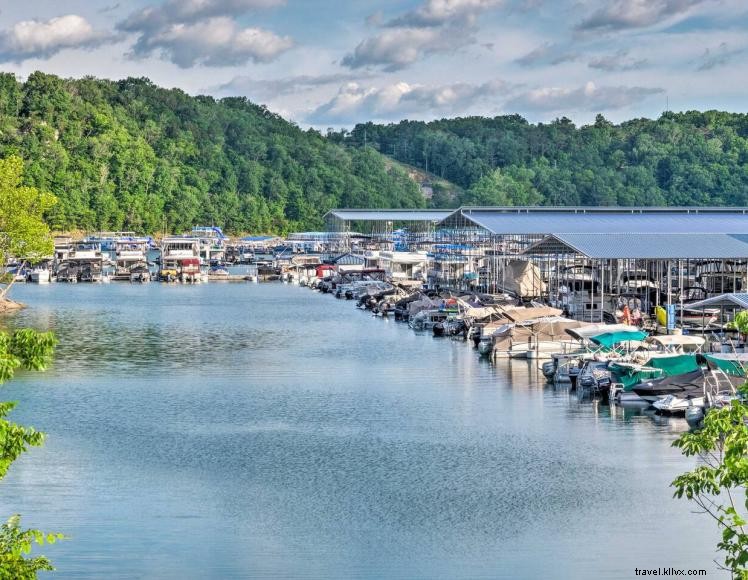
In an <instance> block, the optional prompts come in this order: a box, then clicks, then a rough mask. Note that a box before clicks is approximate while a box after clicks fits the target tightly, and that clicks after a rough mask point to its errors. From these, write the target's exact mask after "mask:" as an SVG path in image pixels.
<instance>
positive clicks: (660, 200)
mask: <svg viewBox="0 0 748 580" xmlns="http://www.w3.org/2000/svg"><path fill="white" fill-rule="evenodd" d="M329 138H330V139H331V140H333V141H335V142H338V143H342V144H347V145H349V146H350V147H354V148H360V147H362V146H363V144H364V142H366V143H367V144H368V145H369V146H373V147H374V148H377V149H378V150H380V151H383V152H387V153H388V154H390V155H392V156H393V157H394V158H395V159H397V160H398V161H401V162H403V163H407V164H410V165H413V166H416V167H418V168H421V169H424V170H427V171H431V172H432V173H435V174H436V175H438V176H439V177H441V178H444V179H447V180H449V181H451V182H453V183H455V184H457V185H458V186H460V187H461V188H463V190H464V192H463V193H461V194H460V195H459V198H458V199H452V200H444V199H443V198H442V199H440V200H439V201H438V202H437V203H441V204H443V205H449V206H451V207H454V206H456V205H459V204H465V205H467V204H490V205H493V204H497V205H498V204H507V205H524V204H538V205H621V206H631V205H642V206H648V205H671V206H676V205H680V206H691V205H693V206H699V205H717V206H722V205H746V204H748V115H745V114H737V113H725V112H719V111H706V112H698V111H689V112H685V113H671V112H667V113H664V114H663V115H662V116H661V117H660V118H659V119H656V120H649V119H634V120H631V121H627V122H625V123H622V124H620V125H613V124H612V123H610V122H608V121H607V120H606V119H605V118H604V117H603V116H602V115H598V117H597V119H596V121H595V123H594V124H592V125H587V126H583V127H576V126H575V125H574V124H573V123H572V122H571V121H570V120H569V119H566V118H561V119H557V120H556V121H554V122H552V123H549V124H542V123H541V124H537V125H532V124H530V123H528V122H527V121H526V120H525V119H523V118H522V117H520V116H519V115H509V116H500V117H494V118H483V117H467V118H458V119H442V120H439V121H433V122H430V123H424V122H418V121H402V122H400V123H396V124H390V125H375V124H373V123H366V124H361V125H357V126H356V127H355V128H354V129H353V130H352V131H351V132H350V133H347V132H339V133H330V134H329ZM497 169H498V170H500V173H499V174H498V175H497V174H496V170H497Z"/></svg>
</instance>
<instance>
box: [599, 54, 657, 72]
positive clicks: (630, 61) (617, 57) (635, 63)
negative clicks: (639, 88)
mask: <svg viewBox="0 0 748 580" xmlns="http://www.w3.org/2000/svg"><path fill="white" fill-rule="evenodd" d="M647 64H648V61H647V59H645V58H640V59H636V58H632V57H630V56H629V53H628V51H627V50H623V49H621V50H619V51H618V52H616V53H615V54H606V55H602V56H597V57H594V58H592V59H590V61H589V63H587V66H589V67H590V68H594V69H597V70H602V71H606V72H615V71H627V70H638V69H641V68H644V67H645V66H647Z"/></svg>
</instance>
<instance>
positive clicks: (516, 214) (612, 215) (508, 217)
mask: <svg viewBox="0 0 748 580" xmlns="http://www.w3.org/2000/svg"><path fill="white" fill-rule="evenodd" d="M458 214H459V215H462V216H464V217H465V218H466V219H468V220H469V221H471V222H473V223H475V224H476V225H478V226H480V227H482V228H485V229H486V230H488V231H489V232H491V233H492V234H511V235H522V234H528V235H530V234H536V235H537V234H552V233H560V232H562V233H569V234H571V233H621V234H627V233H651V232H659V233H730V234H748V209H747V208H493V209H492V208H462V209H460V210H458V211H457V212H454V213H453V214H452V215H451V216H450V217H451V218H452V219H454V218H455V217H456V216H457V215H458ZM452 219H450V220H448V221H452Z"/></svg>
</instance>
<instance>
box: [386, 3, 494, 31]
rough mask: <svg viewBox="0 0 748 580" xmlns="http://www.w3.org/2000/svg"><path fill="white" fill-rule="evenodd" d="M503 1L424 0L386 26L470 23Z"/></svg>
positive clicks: (430, 25) (429, 25)
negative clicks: (459, 21) (460, 21)
mask: <svg viewBox="0 0 748 580" xmlns="http://www.w3.org/2000/svg"><path fill="white" fill-rule="evenodd" d="M503 3H504V1H503V0H426V2H424V3H423V4H421V5H420V6H419V7H418V8H416V9H415V10H413V11H412V12H407V13H405V14H403V15H402V16H399V17H397V18H394V19H392V20H390V21H389V22H388V23H387V26H404V27H432V26H442V25H444V24H447V23H451V22H455V21H456V20H462V21H466V22H468V23H470V24H472V23H473V22H474V21H475V18H476V17H477V16H478V15H479V14H480V13H481V12H484V11H486V10H490V9H492V8H497V7H499V6H501V5H502V4H503Z"/></svg>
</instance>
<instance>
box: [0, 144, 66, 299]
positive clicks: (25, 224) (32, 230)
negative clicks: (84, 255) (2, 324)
mask: <svg viewBox="0 0 748 580" xmlns="http://www.w3.org/2000/svg"><path fill="white" fill-rule="evenodd" d="M22 176H23V161H22V160H21V159H20V158H19V157H16V156H11V157H8V158H7V159H0V260H1V261H2V263H3V264H5V263H6V262H7V261H8V258H9V257H11V256H13V257H16V258H19V259H23V260H27V261H29V262H32V263H33V262H36V261H38V260H40V259H42V258H44V257H45V256H50V255H51V254H52V252H53V250H54V246H53V244H52V239H51V237H50V235H49V227H48V226H47V224H46V222H45V221H44V213H45V212H46V211H48V210H49V209H50V208H51V207H52V206H53V205H54V203H55V198H54V197H53V196H52V195H50V194H48V193H44V192H41V191H39V190H37V189H35V188H33V187H26V186H23V185H21V179H22ZM12 285H13V282H12V281H11V282H10V283H9V284H8V285H7V286H6V287H5V288H3V290H2V291H0V300H2V299H4V298H5V296H6V294H7V293H8V290H9V289H10V288H11V286H12Z"/></svg>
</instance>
